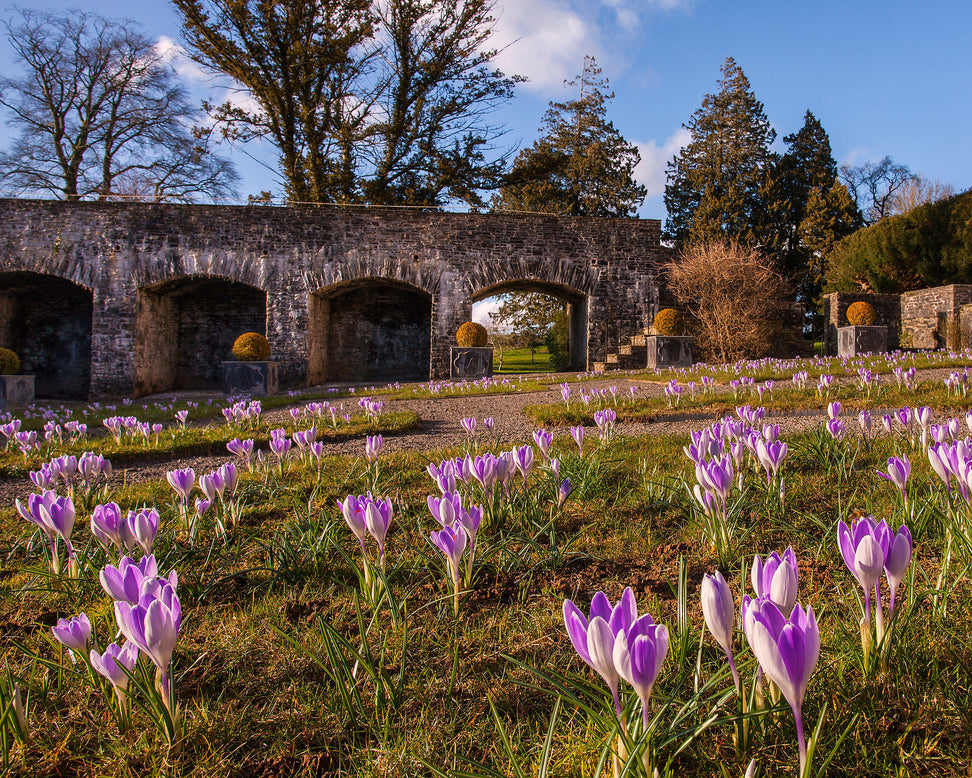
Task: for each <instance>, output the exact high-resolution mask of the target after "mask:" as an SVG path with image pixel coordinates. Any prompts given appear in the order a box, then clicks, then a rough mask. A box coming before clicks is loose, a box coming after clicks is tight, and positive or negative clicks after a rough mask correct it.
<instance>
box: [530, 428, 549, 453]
mask: <svg viewBox="0 0 972 778" xmlns="http://www.w3.org/2000/svg"><path fill="white" fill-rule="evenodd" d="M533 441H534V443H536V444H537V448H538V449H540V453H541V454H542V455H543V458H544V459H547V452H548V451H549V450H550V444H551V443H553V433H552V432H548V431H547V430H535V431H534V433H533Z"/></svg>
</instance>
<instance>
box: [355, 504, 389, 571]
mask: <svg viewBox="0 0 972 778" xmlns="http://www.w3.org/2000/svg"><path fill="white" fill-rule="evenodd" d="M362 508H363V510H364V522H365V526H366V527H367V528H368V532H369V533H371V537H373V538H374V539H375V541H376V542H377V543H378V559H379V560H380V562H381V564H382V566H384V563H385V537H386V536H387V535H388V525H389V524H390V523H391V519H392V504H391V500H390V499H389V498H387V497H386V498H384V499H383V500H382V499H379V500H376V499H374V498H373V497H372V496H371V494H368V496H367V497H365V498H364V504H363V505H362Z"/></svg>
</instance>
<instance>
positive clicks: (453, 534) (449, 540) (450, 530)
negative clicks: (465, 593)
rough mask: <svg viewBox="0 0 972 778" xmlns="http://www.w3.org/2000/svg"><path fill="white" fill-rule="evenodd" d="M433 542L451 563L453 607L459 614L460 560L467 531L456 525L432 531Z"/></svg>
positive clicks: (464, 546) (464, 548)
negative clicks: (457, 527)
mask: <svg viewBox="0 0 972 778" xmlns="http://www.w3.org/2000/svg"><path fill="white" fill-rule="evenodd" d="M432 543H433V544H434V545H435V547H436V548H438V549H439V551H441V552H442V553H443V555H444V556H445V558H446V561H447V562H448V563H449V575H450V576H451V577H452V592H453V609H454V611H455V613H456V615H459V592H460V590H461V586H462V585H461V584H460V582H459V578H460V570H461V568H460V566H459V560H460V559H461V558H462V554H463V552H464V551H465V550H466V533H465V532H463V531H462V530H461V529H459V530H457V529H456V528H455V527H443V528H442V529H441V530H439V531H438V532H433V533H432Z"/></svg>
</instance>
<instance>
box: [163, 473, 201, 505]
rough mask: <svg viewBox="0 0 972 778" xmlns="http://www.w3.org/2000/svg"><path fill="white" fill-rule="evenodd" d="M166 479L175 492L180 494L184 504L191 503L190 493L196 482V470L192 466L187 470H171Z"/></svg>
mask: <svg viewBox="0 0 972 778" xmlns="http://www.w3.org/2000/svg"><path fill="white" fill-rule="evenodd" d="M165 479H166V480H167V481H168V482H169V486H171V487H172V488H173V489H174V490H175V493H176V494H177V495H178V496H179V499H180V500H181V501H182V503H183V505H187V504H188V503H189V495H190V494H192V488H193V486H195V483H196V471H195V470H193V469H192V468H191V467H189V468H186V469H185V470H170V471H169V472H168V473H166V474H165Z"/></svg>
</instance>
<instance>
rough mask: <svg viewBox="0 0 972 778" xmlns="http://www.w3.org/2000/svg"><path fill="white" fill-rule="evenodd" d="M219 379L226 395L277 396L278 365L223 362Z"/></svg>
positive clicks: (273, 363) (272, 363) (270, 363)
mask: <svg viewBox="0 0 972 778" xmlns="http://www.w3.org/2000/svg"><path fill="white" fill-rule="evenodd" d="M219 379H220V385H221V386H222V389H223V392H224V393H225V394H246V395H250V396H251V397H255V396H259V395H266V394H276V393H277V389H278V379H277V363H276V362H221V363H220V368H219Z"/></svg>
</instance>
